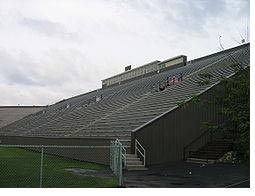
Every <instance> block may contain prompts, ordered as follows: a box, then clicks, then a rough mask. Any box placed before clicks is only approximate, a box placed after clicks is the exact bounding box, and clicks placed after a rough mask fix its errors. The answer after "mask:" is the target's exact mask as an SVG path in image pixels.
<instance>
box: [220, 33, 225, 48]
mask: <svg viewBox="0 0 255 196" xmlns="http://www.w3.org/2000/svg"><path fill="white" fill-rule="evenodd" d="M219 44H220V48H221V49H222V50H225V49H224V48H223V46H222V43H221V35H220V36H219Z"/></svg>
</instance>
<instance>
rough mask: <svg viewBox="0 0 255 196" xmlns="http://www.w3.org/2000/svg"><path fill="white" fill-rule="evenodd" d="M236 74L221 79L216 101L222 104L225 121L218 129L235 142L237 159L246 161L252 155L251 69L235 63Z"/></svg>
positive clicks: (234, 148)
mask: <svg viewBox="0 0 255 196" xmlns="http://www.w3.org/2000/svg"><path fill="white" fill-rule="evenodd" d="M235 68H236V74H235V75H234V76H233V77H231V78H228V79H223V80H222V81H221V87H222V88H219V89H218V90H217V91H216V93H215V102H216V103H217V104H221V105H222V114H223V116H224V122H223V123H222V124H220V125H216V126H215V127H217V129H218V130H217V131H222V132H224V133H225V134H227V138H228V139H229V140H231V142H232V143H233V151H234V153H235V156H236V160H238V161H245V160H248V159H249V155H250V79H249V75H250V70H249V67H248V68H246V69H244V68H242V67H241V66H240V65H235Z"/></svg>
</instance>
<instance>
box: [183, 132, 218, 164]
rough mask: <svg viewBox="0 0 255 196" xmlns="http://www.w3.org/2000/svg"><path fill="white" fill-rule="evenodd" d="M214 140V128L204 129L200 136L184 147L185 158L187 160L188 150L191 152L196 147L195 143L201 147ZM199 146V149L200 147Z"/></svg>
mask: <svg viewBox="0 0 255 196" xmlns="http://www.w3.org/2000/svg"><path fill="white" fill-rule="evenodd" d="M212 140H213V130H212V129H207V130H206V131H204V132H203V133H202V134H200V135H199V136H198V137H196V138H195V139H194V140H192V141H191V142H190V143H189V144H188V145H186V146H185V147H184V148H183V160H184V161H185V160H186V158H187V156H186V154H187V151H188V152H190V149H191V148H192V147H194V145H195V144H196V145H198V144H199V143H200V145H199V147H201V146H203V145H205V144H206V143H208V142H211V141H212ZM199 147H197V149H198V148H199Z"/></svg>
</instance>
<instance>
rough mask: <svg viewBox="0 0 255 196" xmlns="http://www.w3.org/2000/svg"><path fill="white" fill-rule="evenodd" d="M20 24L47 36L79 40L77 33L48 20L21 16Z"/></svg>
mask: <svg viewBox="0 0 255 196" xmlns="http://www.w3.org/2000/svg"><path fill="white" fill-rule="evenodd" d="M20 24H21V25H24V26H26V27H28V28H31V29H32V30H35V31H37V32H38V33H41V34H43V35H46V36H49V37H56V38H60V39H64V40H69V41H79V39H78V38H79V36H78V34H77V33H73V32H69V31H68V30H67V29H66V27H65V26H64V25H63V24H60V23H57V22H52V21H49V20H40V19H33V18H22V19H21V20H20Z"/></svg>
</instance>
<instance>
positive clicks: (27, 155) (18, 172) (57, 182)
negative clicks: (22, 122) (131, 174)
mask: <svg viewBox="0 0 255 196" xmlns="http://www.w3.org/2000/svg"><path fill="white" fill-rule="evenodd" d="M40 158H41V155H40V153H38V152H33V151H30V150H25V149H19V148H0V187H1V188H12V187H24V188H29V187H31V188H33V187H34V188H36V187H39V183H40V163H41V159H40ZM68 168H81V169H92V170H105V169H107V167H106V166H103V165H99V164H94V163H87V162H81V161H77V160H72V159H68V158H64V157H58V156H54V155H49V154H44V165H43V183H42V184H43V187H55V188H71V187H77V188H90V187H91V188H93V187H116V186H117V184H118V180H117V178H116V177H109V178H104V177H102V178H101V177H89V176H79V175H75V174H72V173H70V172H68V171H65V169H68Z"/></svg>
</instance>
